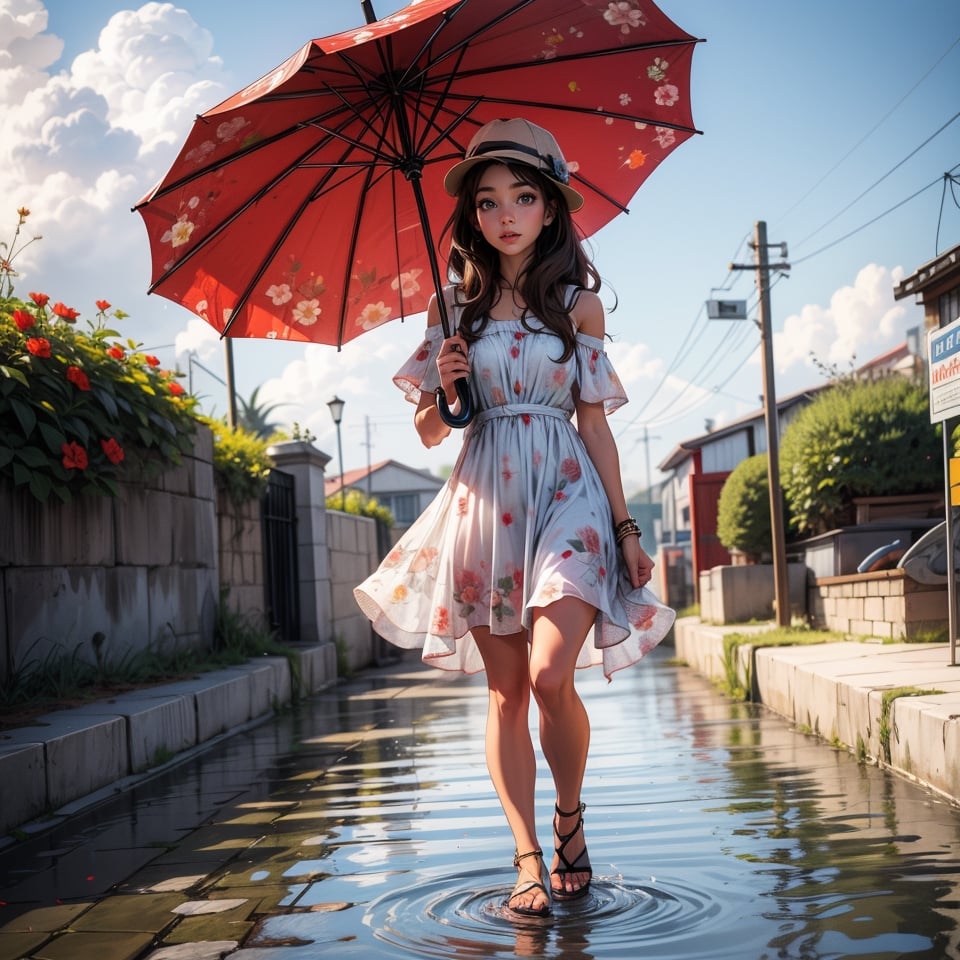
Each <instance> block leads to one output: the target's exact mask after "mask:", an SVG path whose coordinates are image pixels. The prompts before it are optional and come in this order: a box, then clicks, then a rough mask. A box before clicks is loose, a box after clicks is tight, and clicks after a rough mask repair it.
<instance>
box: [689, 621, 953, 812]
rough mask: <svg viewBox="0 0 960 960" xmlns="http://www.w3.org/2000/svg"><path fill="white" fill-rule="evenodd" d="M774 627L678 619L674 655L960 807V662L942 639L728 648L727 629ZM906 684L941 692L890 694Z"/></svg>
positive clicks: (743, 630)
mask: <svg viewBox="0 0 960 960" xmlns="http://www.w3.org/2000/svg"><path fill="white" fill-rule="evenodd" d="M770 626H771V625H770V624H759V625H755V624H750V625H749V626H747V625H734V626H722V627H719V626H710V625H707V624H703V623H701V622H700V621H699V619H697V618H695V617H687V618H683V619H681V620H678V621H677V623H676V624H675V626H674V635H675V638H676V641H675V642H676V655H677V658H678V659H681V660H683V661H685V662H686V663H687V664H689V666H690V667H692V668H693V669H694V670H696V671H697V672H698V673H700V674H702V675H704V676H705V677H708V678H709V679H711V680H714V681H718V682H725V681H726V680H727V679H728V678H731V679H732V678H734V677H735V678H736V680H737V682H738V683H739V684H740V686H742V687H743V689H744V690H746V691H748V692H749V693H750V697H751V699H752V700H754V701H755V702H758V703H762V704H764V706H766V707H768V708H770V709H771V710H773V711H774V712H775V713H778V714H780V716H782V717H785V718H786V719H787V720H790V721H792V722H793V723H795V724H797V725H798V726H800V727H802V728H803V729H805V730H808V731H809V732H811V733H815V734H817V735H818V736H820V737H823V738H824V739H826V740H829V741H830V742H831V743H834V744H841V745H843V746H844V747H846V748H847V749H848V750H850V751H851V752H853V753H855V754H856V755H857V756H858V757H859V758H861V759H863V760H870V761H872V762H874V763H877V764H879V765H881V766H885V767H888V768H890V769H893V770H896V771H897V772H898V773H900V774H903V775H904V776H906V777H909V778H910V779H912V780H915V781H917V782H918V783H921V784H923V785H924V786H926V787H928V788H929V789H931V790H934V791H936V792H937V793H939V794H942V795H943V796H945V797H946V798H947V799H949V800H951V801H952V802H954V803H957V804H960V761H958V759H957V758H958V757H960V668H958V667H952V666H950V651H949V645H948V644H942V643H923V644H917V643H913V644H911V643H893V644H884V643H879V642H873V641H867V642H861V643H858V642H854V641H844V642H840V643H823V644H810V645H802V646H792V647H764V646H762V645H753V644H750V643H749V642H745V643H742V644H738V645H737V646H736V647H734V648H732V649H730V650H729V651H728V650H727V649H726V648H725V644H724V638H725V637H726V636H728V635H729V634H732V633H739V634H745V635H747V636H749V634H750V633H757V632H759V631H762V630H766V629H769V627H770ZM902 688H910V689H916V690H937V691H940V692H938V693H935V694H934V693H930V694H925V695H922V696H915V695H902V696H897V697H893V696H892V692H893V691H897V690H900V689H902Z"/></svg>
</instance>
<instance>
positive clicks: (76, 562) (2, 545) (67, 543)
mask: <svg viewBox="0 0 960 960" xmlns="http://www.w3.org/2000/svg"><path fill="white" fill-rule="evenodd" d="M0 516H2V517H3V518H4V521H3V523H0V676H2V677H3V678H6V677H7V676H9V675H10V673H11V671H16V670H22V669H24V668H27V667H28V666H29V665H31V664H32V665H35V666H36V665H40V664H43V663H45V662H46V663H50V662H52V661H55V660H57V659H59V658H60V657H62V656H64V655H68V656H73V657H77V658H80V659H82V660H84V661H87V662H90V663H96V662H97V661H98V660H100V661H102V660H108V661H114V662H115V661H116V660H119V659H121V658H123V657H127V656H129V655H130V654H131V653H136V652H138V651H140V650H143V649H145V648H147V647H148V646H150V645H155V646H157V647H161V648H165V649H171V648H173V647H175V646H181V647H182V646H199V645H202V644H207V643H209V642H210V640H211V638H212V636H213V630H214V626H215V623H216V614H217V605H218V594H219V582H218V580H219V577H218V569H217V567H218V559H217V544H216V539H217V532H216V530H217V526H216V503H215V493H214V482H213V438H212V435H211V433H210V431H209V430H208V429H207V428H206V427H202V426H201V427H199V428H198V431H197V439H196V444H195V449H194V452H193V453H192V454H191V455H188V456H184V458H183V462H182V464H181V465H180V466H178V467H175V468H172V469H170V470H167V471H165V472H163V473H161V474H159V475H158V476H156V477H154V478H152V479H150V480H141V481H138V482H125V483H122V484H121V485H120V492H119V496H117V497H116V498H110V497H82V498H76V499H75V500H74V501H73V502H72V503H69V504H63V503H60V502H59V501H53V502H48V503H45V504H41V503H38V502H37V501H36V500H34V499H33V498H32V497H31V496H30V495H29V494H27V493H25V492H24V491H22V490H19V489H16V488H12V487H10V486H9V485H6V484H0Z"/></svg>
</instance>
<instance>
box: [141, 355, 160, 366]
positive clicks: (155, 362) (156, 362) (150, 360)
mask: <svg viewBox="0 0 960 960" xmlns="http://www.w3.org/2000/svg"><path fill="white" fill-rule="evenodd" d="M143 359H144V360H146V361H147V364H148V366H151V367H159V366H160V361H159V360H158V359H157V358H156V357H155V356H153V354H151V353H148V354H146V355H145V356H144V358H143Z"/></svg>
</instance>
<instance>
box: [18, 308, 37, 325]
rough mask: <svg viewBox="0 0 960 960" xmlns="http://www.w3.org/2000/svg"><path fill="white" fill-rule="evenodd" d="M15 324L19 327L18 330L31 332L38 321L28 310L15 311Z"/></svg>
mask: <svg viewBox="0 0 960 960" xmlns="http://www.w3.org/2000/svg"><path fill="white" fill-rule="evenodd" d="M13 322H14V323H15V324H16V325H17V329H18V330H29V329H30V328H31V327H32V326H33V325H34V323H36V320H35V319H34V318H33V316H32V315H31V314H29V313H27V311H26V310H14V311H13Z"/></svg>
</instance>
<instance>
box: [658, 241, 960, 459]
mask: <svg viewBox="0 0 960 960" xmlns="http://www.w3.org/2000/svg"><path fill="white" fill-rule="evenodd" d="M957 249H958V250H960V247H958V248H957ZM910 356H911V353H910V349H909V347H908V346H907V344H906V342H904V343H901V344H900V345H899V346H896V347H894V348H893V349H892V350H888V351H887V352H886V353H881V354H880V355H879V356H876V357H874V358H873V359H872V360H868V361H867V362H866V363H865V364H863V365H862V366H860V367H857V368H856V370H854V371H853V375H854V376H855V377H856V378H857V379H870V378H872V377H873V376H874V375H876V374H877V373H878V372H879V371H883V370H888V371H894V370H902V369H904V364H903V361H904V360H905V359H906V358H908V357H910ZM829 386H830V383H829V382H827V381H825V382H824V383H820V384H817V385H816V386H813V387H807V388H806V390H800V391H799V392H798V393H792V394H790V395H789V396H786V397H783V398H782V399H780V400H778V401H777V413H778V414H780V415H782V414H784V413H785V412H786V411H787V410H790V409H791V408H792V407H795V406H796V405H797V404H799V403H806V402H808V401H809V400H811V399H812V398H813V397H814V396H815V395H816V394H818V393H819V392H820V391H821V390H824V389H826V388H827V387H829ZM764 416H765V414H764V411H763V409H762V408H761V409H760V410H755V411H754V412H753V413H748V414H746V416H743V417H740V418H738V419H737V420H732V421H731V422H730V423H727V424H725V425H724V426H722V427H718V428H717V429H716V430H711V431H710V432H709V433H704V434H701V435H700V436H699V437H693V438H692V439H690V440H684V441H682V442H681V443H678V444H677V446H675V447H674V448H673V450H671V451H670V453H669V455H668V456H667V458H666V459H665V460H664V461H663V462H662V463H660V464H658V469H660V470H671V469H673V468H674V467H678V466H679V465H680V464H681V463H683V462H684V461H685V460H687V459H689V458H690V457H692V456H693V454H694V453H695V452H696V451H697V450H700V449H702V448H703V447H705V446H706V445H707V444H709V443H712V442H713V441H714V440H718V439H720V438H722V437H727V436H730V435H731V434H733V433H738V432H739V431H741V430H743V429H744V428H746V427H748V426H750V425H751V424H753V423H756V422H758V421H762V420H763V418H764Z"/></svg>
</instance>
